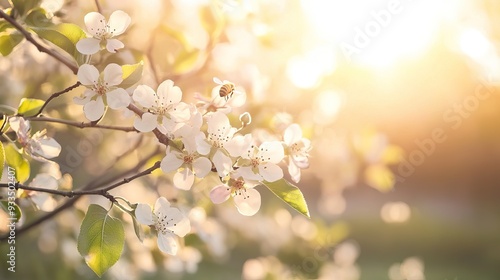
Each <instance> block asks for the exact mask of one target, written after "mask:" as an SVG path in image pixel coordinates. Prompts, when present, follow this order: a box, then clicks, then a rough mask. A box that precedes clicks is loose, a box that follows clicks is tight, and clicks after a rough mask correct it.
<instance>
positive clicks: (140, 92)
mask: <svg viewBox="0 0 500 280" xmlns="http://www.w3.org/2000/svg"><path fill="white" fill-rule="evenodd" d="M155 95H156V93H155V91H154V90H153V89H152V88H150V87H148V86H146V85H139V86H137V88H136V89H135V90H134V95H133V98H134V101H135V102H138V103H139V104H141V106H142V107H145V108H151V107H153V105H154V104H155Z"/></svg>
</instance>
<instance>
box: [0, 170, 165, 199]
mask: <svg viewBox="0 0 500 280" xmlns="http://www.w3.org/2000/svg"><path fill="white" fill-rule="evenodd" d="M158 168H160V161H157V162H155V164H154V165H153V166H151V167H150V168H148V169H146V170H144V171H142V172H140V173H137V174H135V175H133V176H130V177H126V178H124V179H123V180H121V181H120V182H117V183H114V184H112V185H110V186H107V187H105V188H101V189H94V190H80V191H79V190H75V191H60V190H51V189H46V188H38V187H32V186H26V185H23V184H21V183H19V182H17V183H16V184H15V186H14V187H15V188H16V190H17V189H22V190H28V191H37V192H44V193H50V194H55V195H60V196H65V197H69V198H72V197H75V196H82V195H102V196H104V197H106V198H108V199H109V200H110V201H111V202H115V199H114V196H112V195H111V194H109V193H108V192H109V191H110V190H112V189H115V188H117V187H119V186H121V185H124V184H126V183H129V182H130V181H132V180H134V179H137V178H139V177H142V176H145V175H148V174H151V172H153V171H154V170H156V169H158ZM8 187H9V184H8V183H0V188H8Z"/></svg>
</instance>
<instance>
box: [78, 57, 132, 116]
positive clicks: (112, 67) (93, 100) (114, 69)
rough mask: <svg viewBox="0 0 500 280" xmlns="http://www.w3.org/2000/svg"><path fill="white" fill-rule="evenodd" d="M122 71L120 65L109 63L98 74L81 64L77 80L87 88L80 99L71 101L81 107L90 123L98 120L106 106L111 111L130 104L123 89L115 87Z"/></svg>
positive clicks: (86, 65)
mask: <svg viewBox="0 0 500 280" xmlns="http://www.w3.org/2000/svg"><path fill="white" fill-rule="evenodd" d="M122 74H123V70H122V68H121V67H120V65H118V64H115V63H111V64H109V65H108V66H106V68H104V71H103V72H102V73H101V74H99V70H97V68H95V66H93V65H90V64H83V65H82V66H80V68H79V69H78V73H77V76H78V80H79V81H80V83H81V84H82V85H84V86H85V87H87V89H86V90H85V92H84V93H83V96H82V97H75V98H74V99H73V100H74V102H75V103H77V104H79V105H83V112H84V113H85V117H87V119H89V120H90V121H96V120H98V119H100V118H101V117H102V116H103V114H104V111H105V107H106V105H108V106H109V107H110V108H111V109H115V110H117V109H124V108H126V107H127V106H128V105H129V104H130V96H129V95H128V93H127V91H126V90H124V89H123V88H119V87H117V86H118V85H119V84H120V83H121V82H122V81H123V78H122Z"/></svg>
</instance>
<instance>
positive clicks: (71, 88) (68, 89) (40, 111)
mask: <svg viewBox="0 0 500 280" xmlns="http://www.w3.org/2000/svg"><path fill="white" fill-rule="evenodd" d="M80 85H81V83H80V82H76V83H75V84H74V85H71V86H69V87H67V88H65V89H63V90H61V91H59V92H56V93H53V94H52V95H51V96H50V97H49V99H47V101H45V103H43V105H42V107H41V108H40V110H38V112H37V113H36V114H35V116H38V115H40V114H41V113H42V111H43V109H45V107H46V106H47V105H48V104H49V102H50V101H52V99H54V98H56V97H59V96H61V95H63V94H65V93H67V92H69V91H71V90H73V89H75V88H77V87H79V86H80Z"/></svg>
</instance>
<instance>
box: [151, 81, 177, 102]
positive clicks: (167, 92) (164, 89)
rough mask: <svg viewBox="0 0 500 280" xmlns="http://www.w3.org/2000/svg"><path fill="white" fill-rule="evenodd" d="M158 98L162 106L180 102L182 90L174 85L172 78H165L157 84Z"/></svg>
mask: <svg viewBox="0 0 500 280" xmlns="http://www.w3.org/2000/svg"><path fill="white" fill-rule="evenodd" d="M157 92H158V98H159V99H160V102H164V104H163V105H164V106H167V105H171V104H177V103H179V102H181V99H182V91H181V89H180V88H179V87H178V86H174V82H173V81H172V80H166V81H164V82H162V83H161V84H160V85H159V86H158V91H157Z"/></svg>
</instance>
